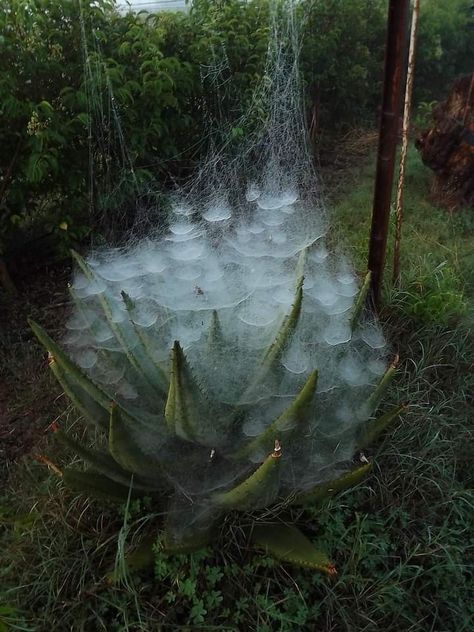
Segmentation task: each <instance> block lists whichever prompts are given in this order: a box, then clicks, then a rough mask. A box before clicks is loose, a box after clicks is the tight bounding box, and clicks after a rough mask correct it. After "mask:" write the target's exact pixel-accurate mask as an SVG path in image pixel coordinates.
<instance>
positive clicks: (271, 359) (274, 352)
mask: <svg viewBox="0 0 474 632" xmlns="http://www.w3.org/2000/svg"><path fill="white" fill-rule="evenodd" d="M303 281H304V276H301V277H300V278H299V279H298V282H297V284H296V292H295V300H294V303H293V306H292V308H291V311H290V313H289V314H288V315H287V316H286V317H285V318H284V320H283V322H282V324H281V326H280V329H279V331H278V333H277V335H276V337H275V340H274V341H273V342H272V344H271V345H270V347H269V348H268V349H267V351H266V352H265V355H264V358H263V367H262V368H263V369H266V370H269V369H270V368H271V367H272V366H273V364H274V363H275V361H276V360H278V359H279V358H280V356H281V354H282V352H283V350H284V348H285V345H286V343H287V341H288V339H289V338H290V336H291V334H292V333H293V331H294V330H295V329H296V325H297V324H298V319H299V316H300V313H301V304H302V302H303Z"/></svg>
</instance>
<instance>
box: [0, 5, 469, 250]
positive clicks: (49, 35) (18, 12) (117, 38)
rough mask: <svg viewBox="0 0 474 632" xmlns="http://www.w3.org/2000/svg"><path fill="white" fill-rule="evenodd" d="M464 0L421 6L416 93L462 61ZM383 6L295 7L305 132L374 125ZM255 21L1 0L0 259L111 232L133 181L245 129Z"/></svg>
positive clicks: (167, 172)
mask: <svg viewBox="0 0 474 632" xmlns="http://www.w3.org/2000/svg"><path fill="white" fill-rule="evenodd" d="M469 4H470V3H469V0H449V1H444V0H427V2H426V4H425V5H424V6H423V8H422V15H421V21H420V38H419V43H418V64H417V81H416V84H417V85H416V94H417V100H418V101H425V102H430V101H432V100H433V99H434V98H436V99H437V98H440V97H441V96H442V94H443V93H444V92H445V90H446V86H447V84H448V83H449V82H450V81H451V80H452V79H453V78H454V77H455V76H456V75H457V74H459V73H461V72H465V71H467V70H468V69H469V64H470V60H471V59H472V57H473V55H474V38H472V37H471V34H472V31H470V30H469V28H468V26H469V20H470V15H469ZM386 5H387V3H386V2H385V0H370V1H367V0H344V1H342V0H329V1H327V0H303V2H301V3H300V4H299V6H298V10H299V11H300V12H301V14H302V16H303V18H304V19H303V29H304V39H303V46H302V57H301V68H302V73H303V79H304V84H305V88H306V99H307V101H306V104H307V109H308V112H309V116H310V117H311V121H312V124H313V127H315V128H316V129H321V128H324V129H336V128H341V127H344V126H348V125H353V124H360V123H361V122H369V121H370V122H371V123H373V122H375V119H376V112H375V111H376V106H377V103H378V102H379V95H380V88H381V80H382V70H383V47H384V40H385V29H386ZM268 31H269V3H268V1H267V0H250V1H249V2H244V1H243V0H194V2H193V4H192V8H191V10H190V11H189V12H188V13H159V14H157V15H148V14H144V13H142V14H134V13H129V14H127V15H120V14H118V13H117V12H116V11H115V10H114V1H113V0H97V2H94V1H93V0H83V2H82V3H79V2H77V1H76V0H64V2H57V1H56V0H11V1H10V2H8V3H2V5H1V6H0V33H2V35H1V38H0V43H1V45H2V56H1V57H0V140H1V146H2V152H1V155H0V171H1V173H2V180H1V181H0V256H1V255H2V254H5V253H8V252H10V253H12V251H17V250H19V249H20V250H21V248H22V244H25V243H27V244H28V249H29V250H30V251H33V252H34V251H35V248H32V247H31V243H32V241H33V240H36V242H37V243H39V245H42V244H43V242H42V241H41V240H40V241H39V242H38V238H43V237H44V236H47V237H48V239H49V242H50V243H51V244H52V245H53V247H55V248H57V246H58V244H59V246H60V247H61V248H62V249H63V251H64V250H65V249H66V248H69V247H70V246H71V245H74V244H75V243H76V242H78V241H80V240H82V239H84V237H85V236H86V235H88V234H89V233H90V232H96V233H97V232H104V231H105V229H106V228H110V227H111V226H112V227H114V228H117V227H119V228H120V229H122V230H123V229H124V228H127V227H129V226H130V225H131V223H132V222H133V209H134V207H135V204H134V203H131V200H133V199H134V198H135V197H136V195H137V192H140V193H143V191H144V190H145V191H147V192H148V191H150V190H154V191H156V190H159V189H162V188H166V186H167V185H168V184H169V183H171V182H174V181H176V179H180V178H182V177H183V176H186V175H187V174H188V173H189V172H190V170H192V168H193V167H194V166H195V164H196V162H197V161H198V160H199V159H200V158H201V157H202V155H203V153H204V150H205V148H206V143H207V141H208V138H209V137H213V138H215V136H216V130H217V133H219V132H222V131H224V132H225V133H226V134H227V133H228V132H229V131H230V132H231V133H232V138H233V140H234V141H235V142H238V140H239V139H240V138H242V137H244V136H245V135H246V132H247V129H246V127H245V126H244V127H242V126H241V124H240V123H239V118H240V116H241V114H242V113H243V112H244V111H245V110H246V106H247V105H248V103H249V101H250V99H251V98H252V95H253V91H254V88H255V86H256V84H257V83H258V82H259V81H260V80H261V78H262V74H263V72H264V61H265V53H266V50H267V43H268ZM84 35H85V43H86V47H84ZM85 60H86V64H84V61H85ZM264 115H265V113H263V112H257V116H258V117H260V118H261V116H264ZM248 124H252V120H250V121H247V125H248ZM217 140H218V139H217ZM91 165H92V167H93V168H92V169H91ZM155 207H157V208H158V220H159V213H160V210H159V209H160V204H159V203H158V205H156V204H155ZM104 218H105V219H104ZM23 249H25V247H24V246H23ZM36 250H37V251H38V252H39V247H37V248H36ZM13 254H14V253H13Z"/></svg>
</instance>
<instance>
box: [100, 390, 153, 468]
mask: <svg viewBox="0 0 474 632" xmlns="http://www.w3.org/2000/svg"><path fill="white" fill-rule="evenodd" d="M155 433H156V430H155V432H153V428H150V427H148V426H147V425H145V424H144V423H143V422H138V421H137V420H135V419H131V418H130V417H127V416H124V415H123V412H122V411H121V410H120V408H119V407H118V406H117V405H116V404H115V403H114V402H112V404H111V406H110V425H109V451H110V454H111V455H112V457H113V458H114V460H115V461H116V462H117V463H118V464H119V465H120V466H121V467H123V469H125V470H127V471H128V472H133V473H135V474H138V475H140V476H144V477H145V478H153V479H154V478H155V477H157V478H158V479H161V476H162V469H161V466H160V465H159V458H158V452H159V447H160V446H159V445H158V442H157V440H156V437H154V435H155ZM142 446H146V448H147V451H146V452H145V450H144V449H143V447H142Z"/></svg>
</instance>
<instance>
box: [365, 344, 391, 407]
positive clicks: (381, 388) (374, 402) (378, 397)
mask: <svg viewBox="0 0 474 632" xmlns="http://www.w3.org/2000/svg"><path fill="white" fill-rule="evenodd" d="M398 361H399V358H398V355H396V356H395V358H394V359H393V361H392V362H391V364H390V366H389V367H388V369H387V370H386V371H385V373H384V374H383V375H382V378H381V380H380V382H379V383H378V384H377V387H376V388H375V390H374V392H373V393H372V395H371V396H370V397H369V399H368V400H367V410H368V411H369V414H371V413H372V412H374V411H375V410H376V409H377V407H378V405H379V404H380V402H381V401H382V398H383V396H384V395H385V392H386V391H387V389H388V387H389V386H390V384H391V382H392V380H393V378H394V377H395V374H396V372H397V367H398Z"/></svg>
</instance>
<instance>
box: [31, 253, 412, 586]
mask: <svg viewBox="0 0 474 632" xmlns="http://www.w3.org/2000/svg"><path fill="white" fill-rule="evenodd" d="M309 250H310V249H308V248H307V249H305V250H304V251H303V254H302V255H300V257H299V260H298V264H297V278H296V279H295V282H294V300H293V303H292V305H291V306H290V307H289V309H288V311H287V314H286V315H284V317H283V318H282V319H281V320H280V323H279V325H278V327H277V328H276V329H274V331H273V334H272V336H271V338H270V339H269V340H268V342H267V344H266V347H265V348H263V349H258V351H257V352H255V353H253V355H252V358H253V359H255V363H254V366H253V368H252V369H251V370H248V372H247V375H246V379H245V380H244V381H242V380H239V382H238V386H239V389H240V390H239V392H238V393H237V395H235V394H234V395H233V396H232V397H230V396H228V397H225V396H217V395H215V393H216V389H215V388H212V386H213V385H212V384H211V383H210V382H211V381H212V379H215V380H217V379H218V375H219V372H221V371H222V372H226V377H227V378H228V379H230V377H231V376H232V373H233V371H234V369H235V366H234V365H235V363H236V362H237V361H238V358H241V355H242V352H241V350H239V348H238V340H236V339H235V338H234V339H229V337H228V330H227V332H226V331H225V327H223V323H222V322H221V318H220V317H219V310H217V309H211V310H208V311H209V312H210V314H209V318H208V319H207V320H206V327H207V331H206V332H204V333H205V335H203V336H201V341H200V345H199V353H200V355H199V362H198V361H197V360H196V357H197V356H196V355H194V358H195V361H194V363H193V365H191V362H190V360H189V358H188V357H187V356H188V354H187V353H186V352H185V351H184V350H183V345H182V344H181V343H180V341H179V340H174V342H172V345H171V349H170V350H169V351H168V358H167V359H166V351H164V352H161V350H159V349H157V348H156V346H157V345H158V344H159V341H160V340H163V339H164V338H165V333H166V332H167V335H168V338H169V336H170V335H172V333H173V331H175V330H174V329H173V319H174V320H175V321H176V319H177V318H178V316H176V314H173V313H172V312H171V310H169V309H167V308H164V309H161V311H160V314H159V317H157V318H153V323H152V325H151V326H149V325H146V326H145V325H143V324H140V319H139V318H136V317H135V314H136V310H137V304H136V302H135V301H134V299H133V298H131V297H130V296H129V294H128V293H126V292H125V291H123V290H122V291H121V293H120V295H121V299H122V302H123V304H122V317H121V319H120V318H117V317H116V315H115V313H114V312H116V310H117V305H116V304H115V303H114V302H113V300H115V299H111V298H110V295H108V294H107V292H106V291H103V289H102V290H101V289H100V287H99V291H95V290H94V293H93V294H94V296H93V300H94V304H95V306H96V308H97V309H98V310H99V312H97V311H96V312H95V316H94V318H92V319H90V318H89V320H88V319H87V317H85V319H84V322H86V325H87V326H85V325H84V327H83V329H82V336H83V337H84V336H85V337H86V340H87V336H86V334H85V333H84V332H85V331H87V332H88V333H87V335H89V336H90V337H94V336H95V340H97V339H98V337H99V338H100V336H101V333H100V332H98V328H100V327H102V328H104V327H107V332H108V333H107V335H109V338H108V339H109V340H112V341H113V344H109V345H108V348H106V347H99V348H98V347H97V345H96V346H95V347H94V348H93V347H91V348H93V349H94V353H95V354H96V355H97V356H98V357H99V360H100V367H101V369H100V371H101V372H98V373H97V374H96V375H98V376H99V377H100V376H102V379H94V375H93V371H91V370H84V368H82V367H80V366H78V364H77V363H76V362H74V361H73V359H72V358H71V356H70V354H68V353H67V352H66V351H64V350H63V348H62V347H61V346H60V345H59V344H57V343H56V342H55V341H54V340H53V339H52V338H51V337H50V336H49V335H48V334H47V333H46V332H45V331H44V330H43V329H42V328H41V327H40V326H39V325H38V324H36V323H35V322H31V323H30V324H31V327H32V329H33V331H34V333H35V334H36V336H37V338H38V339H39V341H40V342H41V343H42V345H43V346H44V347H45V349H46V350H47V351H48V355H49V366H50V369H51V370H52V371H53V373H54V375H55V377H56V378H57V380H58V381H59V383H60V384H61V387H62V388H63V389H64V392H65V393H66V394H67V395H68V396H69V398H70V400H71V402H72V403H73V404H74V405H75V406H76V407H77V408H78V409H79V410H80V412H81V413H82V414H83V415H84V417H85V419H86V420H88V421H89V422H90V423H91V424H93V425H94V426H96V427H97V428H98V429H99V430H100V431H101V432H102V433H103V434H104V435H105V437H106V441H105V444H106V446H107V448H106V449H104V450H98V449H97V450H96V449H91V448H89V447H86V446H84V445H82V444H80V443H78V442H77V441H76V440H75V439H73V438H72V437H71V436H70V435H69V434H67V433H66V432H64V431H62V430H60V431H58V432H57V436H58V439H60V440H61V441H62V442H64V443H66V444H67V445H68V446H69V447H71V448H72V449H73V450H74V451H75V452H76V453H77V454H78V455H79V456H80V457H81V458H82V459H83V460H84V461H85V462H86V463H87V465H88V466H89V467H88V469H86V470H84V471H83V470H77V469H73V468H65V469H64V470H63V471H62V476H63V479H64V482H65V483H66V484H67V485H69V486H70V487H72V488H73V489H75V490H78V491H83V492H85V493H87V494H92V495H98V496H100V497H105V498H108V499H110V500H117V501H125V500H126V499H127V498H128V497H129V494H131V495H132V497H134V496H149V497H152V498H153V499H155V500H156V502H157V503H158V504H159V505H160V507H161V508H162V510H163V511H164V513H165V514H166V520H165V524H164V537H163V542H164V547H165V548H166V550H168V551H170V552H185V551H192V550H193V549H196V548H199V547H202V546H205V545H207V544H209V543H210V542H211V537H212V533H213V529H214V528H215V527H216V525H218V524H219V522H220V521H221V520H222V518H223V517H224V516H225V515H226V514H227V513H228V512H231V511H240V512H251V513H252V515H253V516H254V517H255V518H256V522H255V525H254V528H253V529H252V530H251V532H250V533H249V538H250V541H251V542H252V543H253V544H254V545H255V547H256V548H260V549H263V550H264V551H266V552H267V553H270V554H273V555H274V556H275V557H277V558H278V559H281V560H284V561H288V562H292V563H295V564H299V565H303V566H308V567H311V568H314V569H318V570H321V571H323V572H326V573H328V574H332V573H334V572H335V570H334V566H333V564H332V563H331V561H330V560H329V558H328V557H327V556H326V554H325V553H323V552H320V551H317V550H316V549H315V548H314V547H313V545H312V544H311V542H310V541H309V540H307V539H306V538H305V536H304V535H303V534H302V533H300V532H299V531H298V530H297V529H296V527H294V526H289V525H288V524H284V523H283V522H282V523H276V524H267V525H265V524H264V523H262V522H260V521H258V512H259V511H260V510H263V509H265V510H266V509H268V508H271V507H274V508H275V513H278V512H277V511H276V510H277V509H278V508H279V507H282V508H283V507H284V508H285V509H286V508H288V507H291V506H292V505H299V506H305V505H308V504H311V503H320V502H322V501H323V500H325V499H326V498H329V497H331V496H332V495H333V494H335V493H337V492H340V491H342V490H344V489H347V488H349V487H351V486H352V485H354V484H356V483H358V482H359V481H360V480H361V479H362V478H363V477H364V476H365V475H367V473H368V472H369V471H370V464H369V463H367V462H364V463H358V464H357V463H356V461H357V458H356V457H355V455H356V454H357V452H358V451H360V450H362V449H363V448H365V447H366V446H367V444H368V443H369V442H372V441H374V440H376V439H377V437H378V435H379V434H380V433H381V432H382V431H383V430H385V429H386V428H387V427H388V426H389V424H390V423H391V422H393V421H394V420H395V419H396V418H397V416H398V415H399V414H400V413H401V412H402V410H403V407H400V406H399V407H396V408H395V409H393V410H391V411H389V412H388V413H385V415H383V416H382V417H380V418H379V419H377V418H375V417H374V412H375V410H376V408H377V406H378V405H379V402H380V401H381V399H382V397H383V394H384V392H385V390H386V388H387V386H388V384H389V383H390V381H391V379H392V378H393V375H394V373H395V369H396V367H395V364H393V363H392V364H391V365H390V366H389V367H388V368H387V369H386V371H385V372H384V373H383V375H381V376H380V377H379V378H378V381H377V380H375V383H374V381H373V383H372V385H371V386H369V387H367V385H365V386H364V389H363V390H364V397H365V399H364V400H363V401H362V400H361V398H360V392H359V391H360V388H359V390H358V389H357V388H356V387H354V388H353V389H352V391H351V389H350V387H349V386H348V385H347V384H346V386H342V388H341V387H339V388H336V389H333V390H329V391H328V390H324V389H321V390H319V389H318V381H319V380H320V379H321V368H320V367H317V366H313V367H310V368H309V369H308V370H307V371H305V372H304V373H303V374H301V375H298V376H297V383H298V388H297V389H296V390H295V389H293V391H291V390H290V395H287V394H285V389H288V386H287V383H286V382H285V380H286V373H287V372H286V370H285V368H284V365H283V362H284V357H286V356H285V354H286V353H287V352H288V349H289V348H290V347H291V345H292V344H293V341H294V339H295V337H296V336H298V330H299V326H300V324H301V319H302V318H303V313H304V309H303V306H304V287H305V282H304V276H303V273H304V271H305V266H306V260H305V258H306V255H307V254H308V251H309ZM74 256H75V259H76V261H77V264H78V267H79V270H80V272H81V274H82V279H83V280H84V279H85V283H86V284H89V287H92V286H94V288H95V287H97V286H98V285H99V286H100V283H101V282H103V279H102V280H101V276H100V271H99V272H98V271H97V269H94V268H93V266H92V265H89V264H88V263H86V262H85V261H84V260H83V259H82V258H81V257H80V256H79V255H77V254H74ZM155 276H157V275H155ZM77 285H80V284H77V283H76V286H77ZM368 285H369V277H367V278H366V280H365V282H364V283H363V285H362V287H361V289H360V291H359V295H358V296H357V297H356V299H355V300H354V303H353V307H352V310H350V311H349V312H348V313H347V314H346V318H347V322H348V323H349V324H350V327H351V329H352V331H353V332H355V331H356V330H357V327H358V322H359V319H360V317H361V314H362V313H363V306H364V302H365V298H366V293H367V290H368ZM73 298H74V300H75V302H76V304H77V311H76V316H75V317H76V318H77V317H78V315H79V316H80V315H81V310H82V311H84V310H87V309H89V304H88V302H87V301H86V300H81V299H80V298H78V296H77V295H76V293H75V291H74V290H73ZM157 310H158V308H157ZM97 313H99V314H100V316H97ZM123 314H126V317H123ZM195 315H196V314H194V316H195ZM198 316H199V319H201V312H199V313H198ZM179 317H180V318H181V317H182V314H181V315H179ZM204 321H205V319H204V316H202V323H203V325H204ZM194 322H195V321H194ZM102 337H104V336H103V335H102ZM89 340H90V338H89ZM89 344H90V343H89ZM361 344H362V343H361ZM340 346H342V349H341V351H340V353H339V356H338V361H344V358H345V357H346V356H347V353H348V352H349V351H350V350H349V351H348V348H347V345H346V346H344V345H340ZM328 348H329V347H328ZM190 349H191V350H192V349H193V347H192V345H190ZM245 353H249V351H248V350H246V351H245ZM76 355H77V354H76ZM191 355H192V353H191ZM206 357H207V358H208V359H209V362H210V363H211V364H214V363H215V365H216V367H217V370H216V371H215V370H213V367H212V366H211V367H210V368H209V367H208V371H207V374H206V375H205V376H203V375H200V374H199V373H198V371H197V370H196V367H199V366H203V362H205V360H206ZM341 358H342V360H341ZM239 361H240V360H239ZM82 364H84V362H83V363H82ZM321 364H322V365H324V356H321ZM117 366H121V367H122V369H121V370H122V371H123V375H125V376H126V379H127V380H128V382H131V383H133V384H135V386H136V390H137V392H138V398H135V400H130V399H127V397H124V395H123V392H122V393H121V392H120V384H121V383H120V380H119V381H118V382H117V381H115V382H114V383H113V384H107V382H106V381H104V379H103V376H104V375H105V374H107V371H110V372H113V371H114V370H115V371H116V370H117ZM292 375H293V374H292ZM121 379H122V378H121ZM275 384H277V386H275ZM213 393H214V395H213ZM268 393H270V395H268ZM275 393H276V395H275ZM347 393H349V395H351V393H352V395H351V397H352V401H353V410H352V411H351V415H352V418H351V420H350V421H351V423H347V422H345V423H342V422H337V419H338V418H337V417H331V415H332V408H334V407H335V406H336V403H337V401H338V400H339V399H341V398H343V397H345V396H346V395H347ZM331 397H332V399H331ZM328 398H329V399H328ZM275 402H276V403H275ZM328 402H329V403H328ZM323 404H324V405H323ZM260 416H261V417H262V418H263V419H264V421H265V423H264V424H263V426H259V425H258V423H257V426H255V420H257V422H258V419H259V417H260ZM328 419H330V420H332V421H331V424H332V425H334V426H336V427H335V428H334V429H333V430H332V429H331V428H328V424H329V422H328ZM249 421H250V422H251V423H250V424H249ZM338 424H339V425H340V427H339V426H338ZM249 427H250V428H251V429H252V432H251V433H249V432H247V433H246V432H244V430H243V429H245V428H249ZM255 427H257V430H258V431H255ZM354 458H355V460H356V461H354ZM140 555H142V553H140ZM140 559H141V558H140ZM133 564H134V563H133V562H131V566H133Z"/></svg>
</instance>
